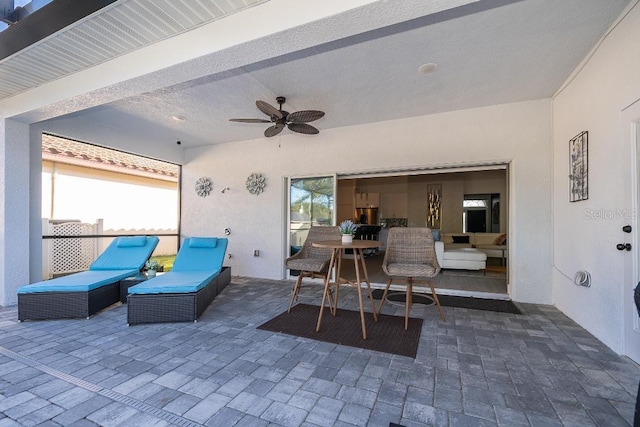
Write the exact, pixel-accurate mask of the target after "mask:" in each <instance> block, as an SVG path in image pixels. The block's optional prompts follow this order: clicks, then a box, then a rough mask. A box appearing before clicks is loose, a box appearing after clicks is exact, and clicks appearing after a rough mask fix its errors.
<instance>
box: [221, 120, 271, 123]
mask: <svg viewBox="0 0 640 427" xmlns="http://www.w3.org/2000/svg"><path fill="white" fill-rule="evenodd" d="M229 121H230V122H240V123H271V120H267V119H229Z"/></svg>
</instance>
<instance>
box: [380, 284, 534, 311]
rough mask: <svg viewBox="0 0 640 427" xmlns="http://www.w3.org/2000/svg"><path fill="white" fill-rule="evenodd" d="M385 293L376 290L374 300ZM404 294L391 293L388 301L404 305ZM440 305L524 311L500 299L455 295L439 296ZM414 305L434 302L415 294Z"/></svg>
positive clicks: (487, 309)
mask: <svg viewBox="0 0 640 427" xmlns="http://www.w3.org/2000/svg"><path fill="white" fill-rule="evenodd" d="M383 293H384V291H383V290H382V289H375V290H374V291H373V292H372V294H373V298H374V299H380V298H382V294H383ZM405 298H406V296H405V293H404V292H392V291H389V295H387V301H390V302H397V303H402V304H404V301H405ZM438 299H439V300H440V305H442V306H446V307H460V308H470V309H473V310H485V311H497V312H500V313H512V314H522V311H520V309H519V308H518V307H517V306H516V305H515V304H514V303H513V301H508V300H498V299H486V298H472V297H458V296H453V295H438ZM412 302H413V304H425V305H431V304H432V303H433V302H432V301H431V298H430V297H429V296H426V297H425V296H423V295H420V294H416V293H414V294H413V299H412Z"/></svg>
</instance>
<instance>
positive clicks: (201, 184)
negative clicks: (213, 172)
mask: <svg viewBox="0 0 640 427" xmlns="http://www.w3.org/2000/svg"><path fill="white" fill-rule="evenodd" d="M209 193H211V181H210V180H209V178H206V177H204V176H203V177H202V178H198V180H197V181H196V194H197V195H198V196H200V197H207V196H208V195H209Z"/></svg>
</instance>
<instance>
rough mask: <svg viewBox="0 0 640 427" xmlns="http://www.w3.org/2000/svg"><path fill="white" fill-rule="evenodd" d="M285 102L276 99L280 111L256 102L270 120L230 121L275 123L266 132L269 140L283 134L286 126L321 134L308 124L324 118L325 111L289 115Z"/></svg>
mask: <svg viewBox="0 0 640 427" xmlns="http://www.w3.org/2000/svg"><path fill="white" fill-rule="evenodd" d="M285 101H286V98H285V97H284V96H278V97H276V102H277V103H278V104H280V108H279V109H278V108H276V107H273V106H271V105H269V104H267V103H266V102H264V101H260V100H258V101H256V106H257V107H258V109H259V110H260V111H262V112H263V113H265V114H266V115H267V116H269V118H270V119H269V120H267V119H229V121H230V122H241V123H273V126H270V127H268V128H267V129H266V130H265V131H264V136H266V137H267V138H269V137H272V136H276V135H277V134H279V133H280V132H282V129H284V127H285V126H286V127H288V128H289V129H290V130H292V131H294V132H298V133H304V134H307V135H315V134H317V133H319V132H320V131H319V130H318V129H316V128H315V127H313V126H311V125H309V124H307V123H308V122H312V121H314V120H318V119H319V118H321V117H323V116H324V111H317V110H301V111H294V112H293V113H289V112H288V111H283V110H282V104H284V102H285Z"/></svg>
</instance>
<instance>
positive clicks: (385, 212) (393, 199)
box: [380, 193, 408, 218]
mask: <svg viewBox="0 0 640 427" xmlns="http://www.w3.org/2000/svg"><path fill="white" fill-rule="evenodd" d="M407 201H408V198H407V193H383V194H382V200H381V201H380V218H407V216H408V214H407V212H408V208H407V206H408V205H407Z"/></svg>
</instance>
